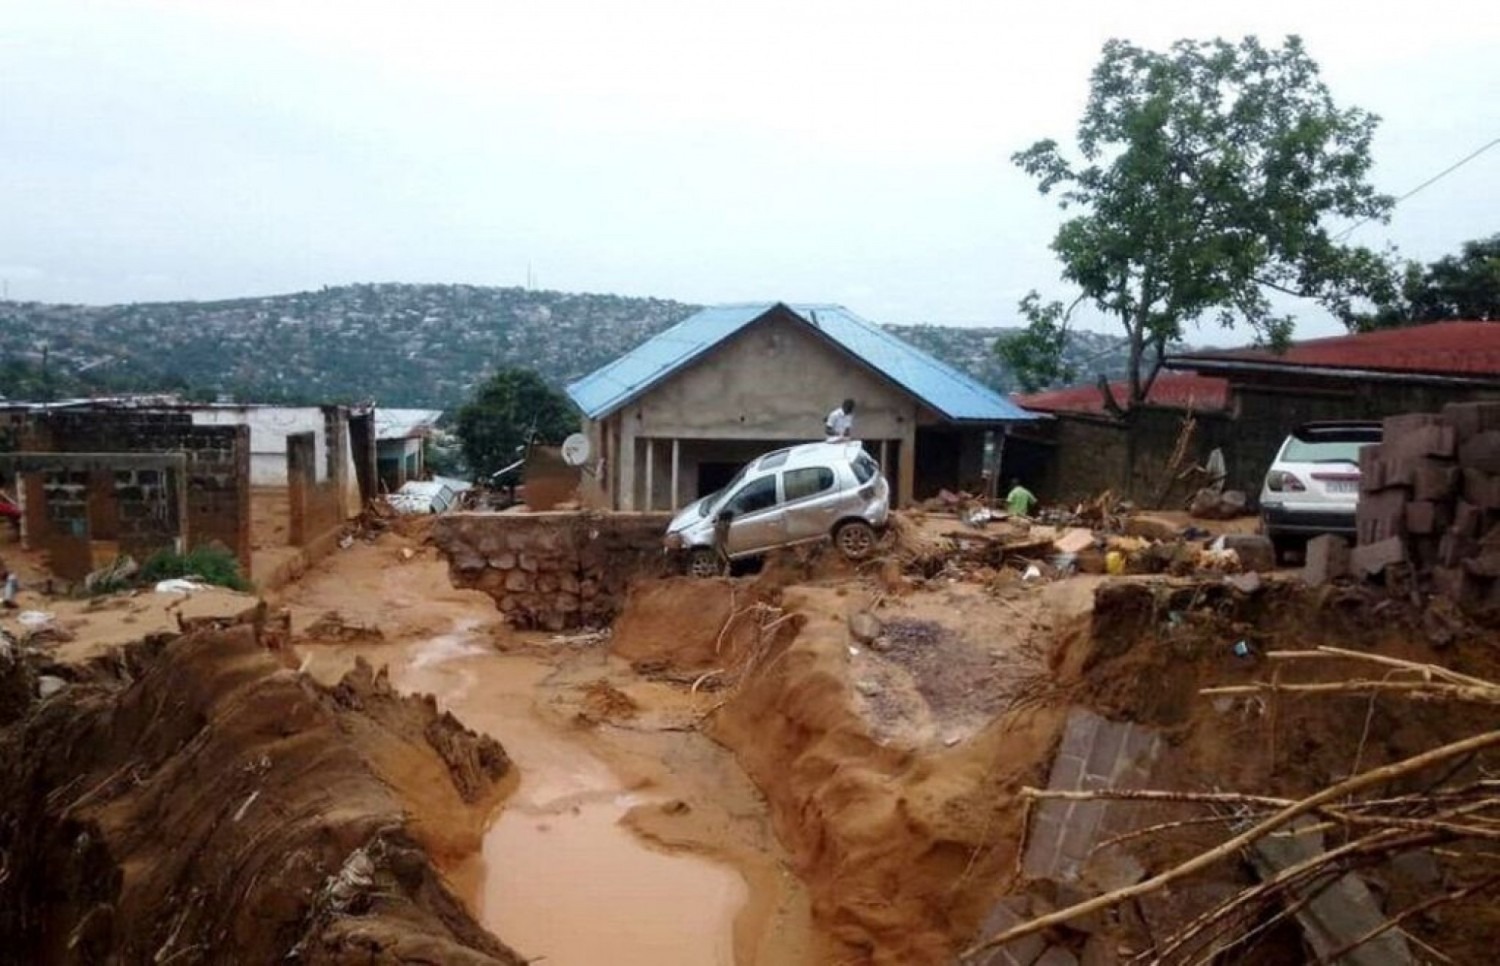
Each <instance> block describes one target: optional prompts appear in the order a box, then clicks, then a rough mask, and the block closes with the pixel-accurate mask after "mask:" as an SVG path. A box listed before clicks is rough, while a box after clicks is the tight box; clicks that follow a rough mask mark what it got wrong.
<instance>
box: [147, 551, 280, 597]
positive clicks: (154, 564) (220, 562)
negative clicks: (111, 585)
mask: <svg viewBox="0 0 1500 966" xmlns="http://www.w3.org/2000/svg"><path fill="white" fill-rule="evenodd" d="M175 577H191V578H193V579H194V580H201V581H203V582H204V583H206V584H213V585H214V586H216V587H228V588H229V589H230V590H242V591H250V590H253V589H254V588H253V586H252V585H251V583H250V581H249V580H247V579H245V576H244V575H243V574H241V573H240V563H239V561H238V560H236V559H235V556H234V554H232V553H230V552H229V551H228V550H227V549H225V548H224V547H220V546H206V547H195V548H194V549H192V550H189V551H188V552H187V553H177V552H175V551H172V550H162V551H159V552H158V553H155V554H152V555H151V557H150V558H149V559H147V561H146V562H145V563H144V564H142V565H141V570H140V573H139V574H137V575H136V581H137V582H138V583H140V584H142V585H144V586H150V585H152V584H155V583H156V582H157V581H160V580H171V579H173V578H175Z"/></svg>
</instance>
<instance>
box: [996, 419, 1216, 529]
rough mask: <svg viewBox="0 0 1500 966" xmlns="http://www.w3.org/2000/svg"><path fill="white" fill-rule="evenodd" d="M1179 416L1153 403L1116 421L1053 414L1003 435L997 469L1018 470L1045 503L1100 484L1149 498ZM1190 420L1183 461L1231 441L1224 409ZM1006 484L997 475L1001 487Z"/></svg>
mask: <svg viewBox="0 0 1500 966" xmlns="http://www.w3.org/2000/svg"><path fill="white" fill-rule="evenodd" d="M1185 415H1186V413H1185V411H1183V410H1180V409H1171V408H1165V407H1157V406H1142V407H1139V408H1137V409H1133V410H1131V411H1130V413H1129V414H1128V415H1127V417H1126V418H1123V419H1121V418H1116V417H1110V416H1088V415H1081V414H1079V415H1074V414H1069V413H1060V414H1058V415H1057V416H1056V418H1055V419H1052V420H1050V421H1048V422H1046V423H1043V424H1041V426H1039V427H1037V428H1036V429H1035V430H1033V431H1031V432H1030V434H1029V436H1018V437H1016V438H1014V439H1010V440H1007V441H1006V457H1005V467H1004V468H1003V469H1002V474H1003V475H1005V476H1007V477H1009V476H1012V475H1020V476H1021V477H1022V478H1023V480H1024V481H1025V482H1027V483H1028V485H1030V486H1031V489H1032V490H1034V491H1035V492H1036V493H1037V495H1038V496H1040V497H1041V498H1042V499H1044V500H1047V501H1049V502H1058V503H1077V502H1079V501H1082V500H1086V499H1089V498H1091V497H1094V496H1098V495H1099V494H1100V493H1102V492H1104V491H1105V490H1112V491H1114V493H1115V494H1116V495H1117V496H1122V497H1129V498H1131V499H1134V500H1137V501H1142V502H1148V503H1149V502H1154V500H1155V498H1156V497H1157V496H1158V495H1159V494H1161V493H1162V492H1164V484H1165V482H1166V477H1167V475H1168V474H1167V467H1168V465H1169V464H1170V462H1171V459H1172V455H1173V451H1174V450H1175V449H1176V446H1177V438H1178V434H1179V433H1180V432H1181V431H1182V422H1183V418H1184V416H1185ZM1194 418H1195V419H1196V421H1197V426H1196V428H1195V430H1194V434H1193V438H1192V442H1191V445H1190V447H1189V450H1188V452H1187V456H1186V459H1185V460H1184V464H1185V465H1192V464H1195V463H1196V464H1199V465H1201V464H1203V463H1204V462H1205V461H1206V460H1207V459H1208V454H1209V452H1210V451H1212V450H1213V449H1214V448H1215V447H1223V448H1226V449H1227V447H1228V446H1230V445H1232V443H1231V440H1232V437H1233V429H1232V421H1231V420H1230V419H1229V417H1228V416H1227V415H1226V414H1223V413H1197V414H1195V417H1194ZM1013 451H1014V452H1013ZM1033 480H1034V484H1033ZM1007 482H1008V480H1007V481H1002V484H1001V489H1002V491H1003V490H1004V488H1005V485H1006V483H1007ZM1192 489H1193V485H1192V483H1191V481H1189V482H1183V483H1179V484H1174V485H1173V486H1172V487H1170V488H1167V489H1166V490H1165V492H1166V494H1167V498H1166V501H1165V502H1166V503H1168V504H1169V505H1176V504H1178V503H1181V502H1182V501H1183V500H1185V499H1186V498H1187V497H1188V496H1190V495H1191V490H1192Z"/></svg>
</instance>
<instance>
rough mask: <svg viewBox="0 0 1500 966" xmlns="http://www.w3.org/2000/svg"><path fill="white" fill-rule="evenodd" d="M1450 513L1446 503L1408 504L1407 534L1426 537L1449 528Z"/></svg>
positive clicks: (1423, 501) (1422, 502)
mask: <svg viewBox="0 0 1500 966" xmlns="http://www.w3.org/2000/svg"><path fill="white" fill-rule="evenodd" d="M1450 516H1451V514H1450V511H1449V509H1448V505H1447V504H1446V503H1434V502H1432V501H1431V500H1412V501H1411V502H1410V503H1408V504H1406V532H1407V533H1413V534H1418V535H1420V536H1425V535H1427V534H1431V533H1440V532H1442V531H1443V530H1444V529H1446V528H1447V526H1448V523H1449V519H1450Z"/></svg>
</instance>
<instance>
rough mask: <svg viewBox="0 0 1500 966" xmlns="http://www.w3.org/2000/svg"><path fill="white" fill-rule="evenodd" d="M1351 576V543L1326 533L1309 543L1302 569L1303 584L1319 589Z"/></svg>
mask: <svg viewBox="0 0 1500 966" xmlns="http://www.w3.org/2000/svg"><path fill="white" fill-rule="evenodd" d="M1348 575H1349V541H1347V540H1345V539H1344V538H1343V537H1341V536H1338V535H1337V534H1332V533H1325V534H1323V535H1322V536H1318V537H1313V538H1312V539H1311V540H1309V541H1307V557H1306V562H1305V564H1304V566H1303V568H1302V582H1303V583H1305V584H1308V585H1309V586H1312V587H1319V586H1322V585H1323V584H1326V583H1328V582H1329V581H1330V580H1337V579H1339V578H1340V577H1346V576H1348Z"/></svg>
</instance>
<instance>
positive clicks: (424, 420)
mask: <svg viewBox="0 0 1500 966" xmlns="http://www.w3.org/2000/svg"><path fill="white" fill-rule="evenodd" d="M442 418H443V411H442V410H441V409H376V410H375V438H376V439H408V438H410V437H412V436H422V435H424V434H426V433H428V432H430V431H431V430H432V428H433V426H435V425H436V424H437V421H438V420H439V419H442Z"/></svg>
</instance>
